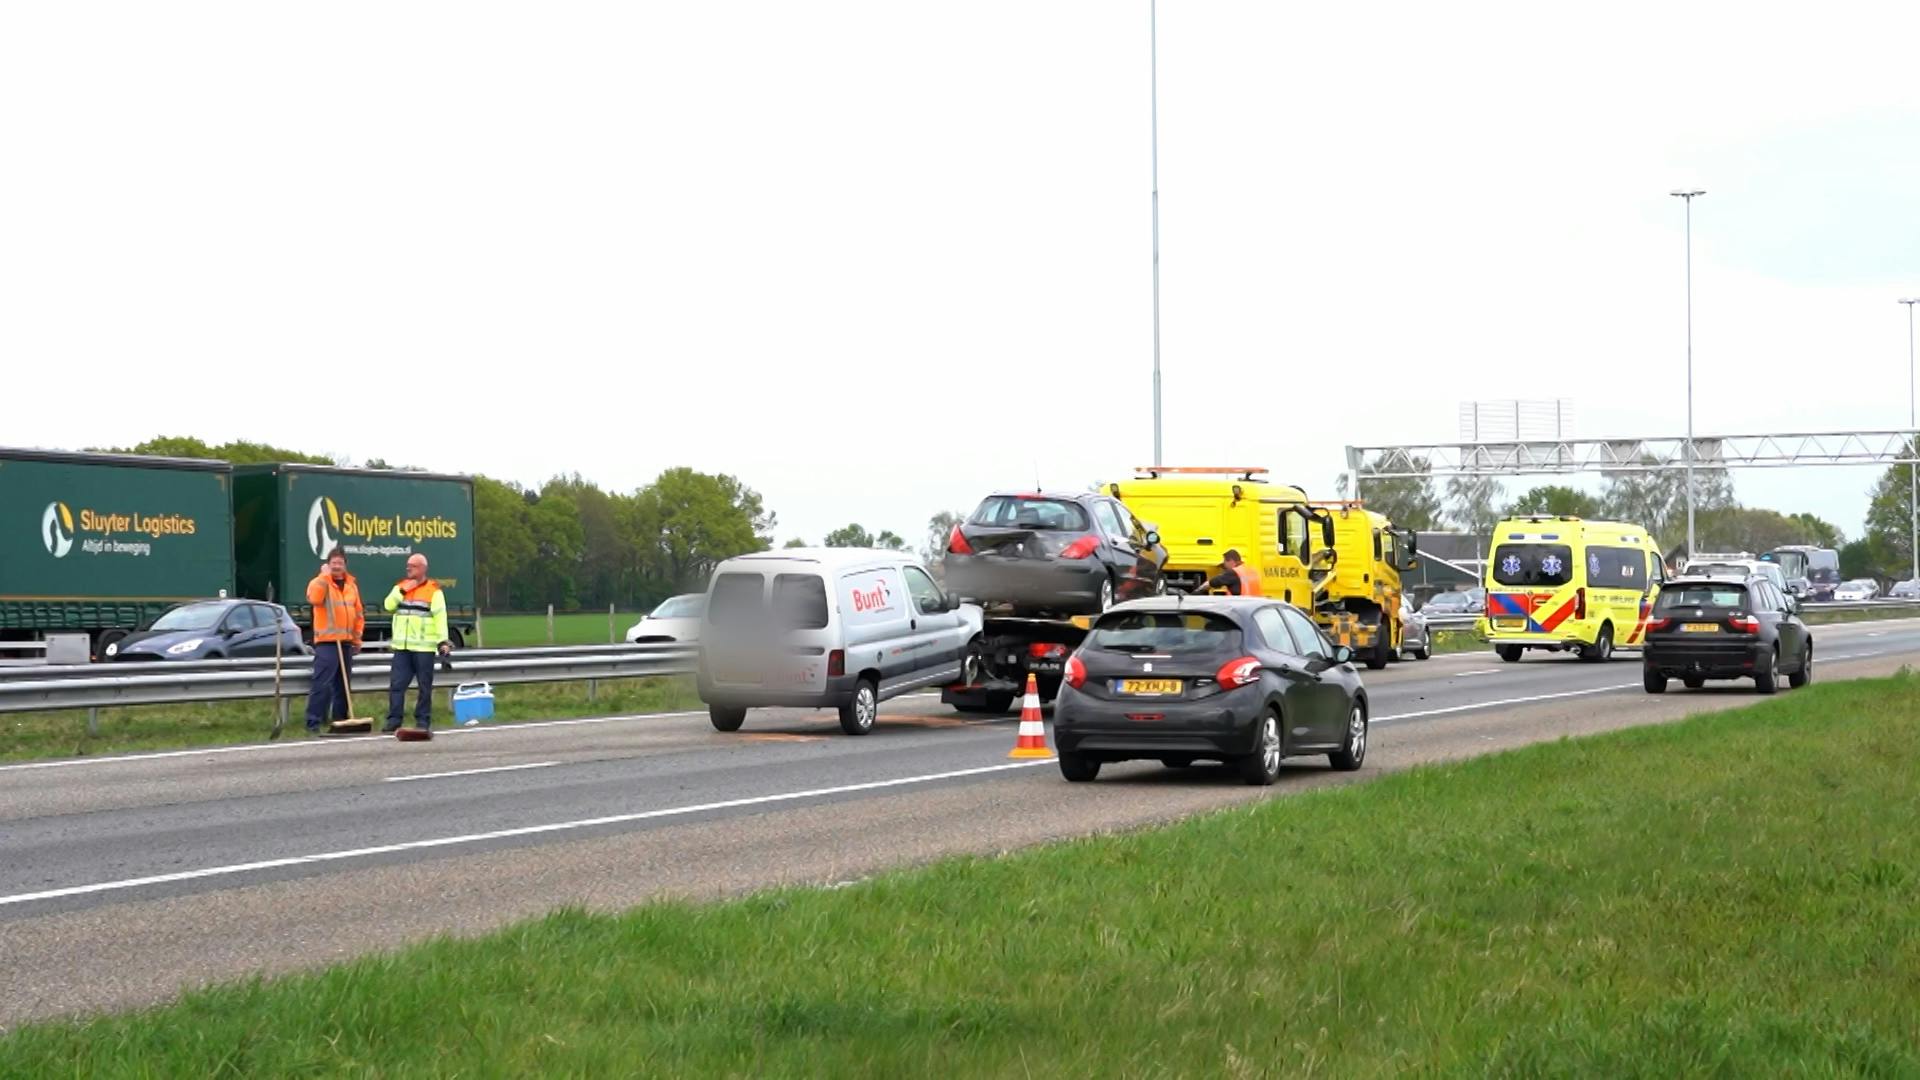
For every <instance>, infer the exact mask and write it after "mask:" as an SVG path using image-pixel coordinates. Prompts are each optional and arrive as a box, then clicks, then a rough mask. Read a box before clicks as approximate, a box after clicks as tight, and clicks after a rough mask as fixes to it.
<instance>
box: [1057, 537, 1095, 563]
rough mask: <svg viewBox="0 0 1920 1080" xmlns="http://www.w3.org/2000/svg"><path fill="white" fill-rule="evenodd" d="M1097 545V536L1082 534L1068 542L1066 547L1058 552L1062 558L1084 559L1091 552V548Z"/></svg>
mask: <svg viewBox="0 0 1920 1080" xmlns="http://www.w3.org/2000/svg"><path fill="white" fill-rule="evenodd" d="M1099 546H1100V538H1099V537H1097V536H1083V537H1081V538H1080V539H1078V540H1075V541H1074V542H1073V543H1071V544H1068V545H1067V546H1066V549H1065V550H1063V551H1061V552H1060V557H1061V558H1063V559H1084V558H1086V557H1087V556H1089V555H1091V554H1093V549H1094V548H1097V547H1099Z"/></svg>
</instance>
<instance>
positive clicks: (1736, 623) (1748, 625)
mask: <svg viewBox="0 0 1920 1080" xmlns="http://www.w3.org/2000/svg"><path fill="white" fill-rule="evenodd" d="M1727 625H1728V626H1731V627H1733V628H1734V629H1735V630H1738V631H1740V632H1741V633H1743V634H1757V633H1759V632H1760V620H1759V619H1756V618H1754V617H1753V616H1751V615H1733V616H1729V617H1728V618H1727Z"/></svg>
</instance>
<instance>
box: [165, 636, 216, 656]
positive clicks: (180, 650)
mask: <svg viewBox="0 0 1920 1080" xmlns="http://www.w3.org/2000/svg"><path fill="white" fill-rule="evenodd" d="M206 643H207V639H206V638H191V639H189V640H186V641H182V642H180V643H179V644H178V645H169V646H167V655H168V656H180V655H183V654H185V653H190V652H192V651H193V650H195V649H197V648H199V647H200V646H202V645H205V644H206Z"/></svg>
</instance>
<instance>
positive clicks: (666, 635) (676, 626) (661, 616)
mask: <svg viewBox="0 0 1920 1080" xmlns="http://www.w3.org/2000/svg"><path fill="white" fill-rule="evenodd" d="M706 610H707V596H706V594H705V593H687V594H686V595H684V596H676V597H673V598H672V599H669V600H663V601H661V603H660V606H659V607H657V608H654V609H653V610H652V611H650V612H648V613H647V614H646V616H644V617H643V618H642V619H641V620H640V621H639V622H637V623H634V624H633V629H631V630H628V631H627V642H628V644H632V645H638V644H642V643H646V642H675V641H677V642H688V641H699V640H700V616H702V615H704V614H706Z"/></svg>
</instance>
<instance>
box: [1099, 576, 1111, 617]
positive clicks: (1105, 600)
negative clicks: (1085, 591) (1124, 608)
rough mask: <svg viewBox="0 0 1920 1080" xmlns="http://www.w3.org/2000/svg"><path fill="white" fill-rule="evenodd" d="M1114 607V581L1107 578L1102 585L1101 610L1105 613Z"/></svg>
mask: <svg viewBox="0 0 1920 1080" xmlns="http://www.w3.org/2000/svg"><path fill="white" fill-rule="evenodd" d="M1112 606H1113V579H1112V578H1107V579H1106V580H1105V581H1102V582H1101V583H1100V610H1101V611H1105V610H1107V609H1108V608H1110V607H1112Z"/></svg>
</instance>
